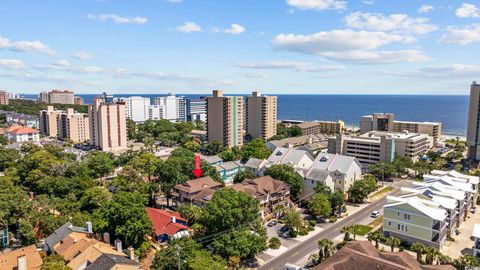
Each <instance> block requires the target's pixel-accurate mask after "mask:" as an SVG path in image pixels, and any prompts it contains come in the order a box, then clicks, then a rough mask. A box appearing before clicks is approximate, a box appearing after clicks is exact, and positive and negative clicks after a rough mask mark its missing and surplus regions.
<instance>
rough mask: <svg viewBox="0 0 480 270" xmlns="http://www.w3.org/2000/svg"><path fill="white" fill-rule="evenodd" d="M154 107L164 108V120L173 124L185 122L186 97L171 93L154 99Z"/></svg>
mask: <svg viewBox="0 0 480 270" xmlns="http://www.w3.org/2000/svg"><path fill="white" fill-rule="evenodd" d="M153 105H159V106H161V107H163V116H162V119H167V120H169V121H172V122H182V121H185V97H183V96H181V97H177V96H175V94H173V93H169V94H168V95H167V96H163V97H156V98H154V99H153Z"/></svg>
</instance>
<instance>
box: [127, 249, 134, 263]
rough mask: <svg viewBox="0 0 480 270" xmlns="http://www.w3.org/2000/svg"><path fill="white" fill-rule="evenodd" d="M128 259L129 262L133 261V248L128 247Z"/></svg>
mask: <svg viewBox="0 0 480 270" xmlns="http://www.w3.org/2000/svg"><path fill="white" fill-rule="evenodd" d="M128 257H129V258H130V260H132V261H135V249H133V247H128Z"/></svg>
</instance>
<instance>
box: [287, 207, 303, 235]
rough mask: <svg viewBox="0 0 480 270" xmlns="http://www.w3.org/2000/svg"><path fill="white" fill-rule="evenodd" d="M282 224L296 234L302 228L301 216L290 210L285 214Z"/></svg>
mask: <svg viewBox="0 0 480 270" xmlns="http://www.w3.org/2000/svg"><path fill="white" fill-rule="evenodd" d="M284 224H285V225H286V226H287V227H288V228H289V229H291V230H293V231H295V232H298V231H299V230H300V229H301V228H302V227H303V218H302V215H300V213H299V212H297V211H295V210H290V211H288V212H287V213H286V214H285V218H284Z"/></svg>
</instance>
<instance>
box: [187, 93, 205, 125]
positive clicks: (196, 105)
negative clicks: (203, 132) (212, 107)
mask: <svg viewBox="0 0 480 270" xmlns="http://www.w3.org/2000/svg"><path fill="white" fill-rule="evenodd" d="M185 116H186V117H185V118H186V119H185V120H186V121H188V122H195V121H202V122H205V121H207V101H206V100H205V98H201V99H191V98H187V99H185Z"/></svg>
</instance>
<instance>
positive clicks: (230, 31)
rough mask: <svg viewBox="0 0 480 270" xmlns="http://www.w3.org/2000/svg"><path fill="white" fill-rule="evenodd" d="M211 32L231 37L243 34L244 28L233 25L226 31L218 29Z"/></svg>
mask: <svg viewBox="0 0 480 270" xmlns="http://www.w3.org/2000/svg"><path fill="white" fill-rule="evenodd" d="M212 31H213V32H221V33H227V34H232V35H240V34H241V33H243V32H245V27H243V26H241V25H240V24H237V23H233V24H232V25H230V28H227V29H220V28H216V27H214V28H212Z"/></svg>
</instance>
